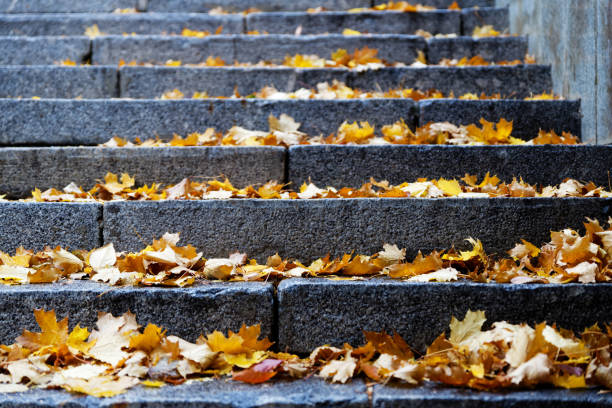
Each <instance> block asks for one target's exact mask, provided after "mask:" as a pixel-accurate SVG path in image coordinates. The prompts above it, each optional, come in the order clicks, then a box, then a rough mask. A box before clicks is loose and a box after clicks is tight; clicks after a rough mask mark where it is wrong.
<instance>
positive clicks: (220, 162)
mask: <svg viewBox="0 0 612 408" xmlns="http://www.w3.org/2000/svg"><path fill="white" fill-rule="evenodd" d="M109 171H110V172H113V173H115V174H121V173H128V174H129V175H130V176H132V177H135V178H136V182H137V183H138V185H144V184H148V185H151V184H152V183H162V184H175V183H178V182H179V181H181V180H182V179H183V178H185V177H192V178H194V179H196V180H201V179H202V178H215V177H219V176H221V175H224V176H226V177H228V178H229V179H230V180H231V181H232V183H234V185H236V186H246V185H248V184H263V183H265V182H267V181H269V180H279V181H282V180H284V178H285V149H284V148H281V147H255V148H251V147H236V148H233V147H229V148H227V147H203V148H201V147H195V148H182V147H177V148H155V147H154V148H78V147H77V148H70V147H62V148H31V149H28V148H18V149H0V172H1V174H2V179H1V181H0V192H2V193H7V197H13V198H23V197H29V196H30V195H31V191H32V190H33V189H34V188H35V187H37V188H39V189H40V190H41V191H42V190H46V189H48V188H52V187H54V188H62V187H64V186H66V185H68V184H69V183H71V182H74V183H76V184H77V185H80V186H83V187H84V188H86V189H90V188H92V187H93V186H94V185H95V184H96V182H97V181H98V180H100V179H102V178H103V177H104V175H105V174H106V173H107V172H109Z"/></svg>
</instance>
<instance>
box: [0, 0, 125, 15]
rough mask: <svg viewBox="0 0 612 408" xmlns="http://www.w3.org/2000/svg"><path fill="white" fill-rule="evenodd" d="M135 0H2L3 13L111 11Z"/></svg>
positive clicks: (0, 7)
mask: <svg viewBox="0 0 612 408" xmlns="http://www.w3.org/2000/svg"><path fill="white" fill-rule="evenodd" d="M134 5H135V0H88V1H86V0H80V1H74V0H0V12H1V13H109V12H111V11H113V10H115V9H118V8H130V7H134Z"/></svg>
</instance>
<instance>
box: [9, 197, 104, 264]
mask: <svg viewBox="0 0 612 408" xmlns="http://www.w3.org/2000/svg"><path fill="white" fill-rule="evenodd" d="M101 225H102V206H101V205H100V204H96V203H87V204H84V203H20V202H0V250H1V251H5V252H6V251H10V252H11V253H12V252H13V251H14V250H15V249H17V248H18V247H20V246H23V247H25V248H27V249H42V248H44V247H45V246H47V245H49V246H52V247H55V246H57V245H62V246H64V247H70V248H72V249H91V248H97V247H98V246H99V245H100V244H101V242H100V239H101V234H100V226H101Z"/></svg>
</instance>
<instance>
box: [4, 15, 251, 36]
mask: <svg viewBox="0 0 612 408" xmlns="http://www.w3.org/2000/svg"><path fill="white" fill-rule="evenodd" d="M243 20H244V19H243V17H242V16H240V15H219V16H211V15H208V14H157V13H152V14H76V13H69V14H42V15H40V14H39V15H31V14H22V15H10V14H9V15H3V16H0V35H19V36H23V35H27V36H45V35H76V36H82V35H84V33H85V30H86V29H87V28H89V27H92V26H93V25H94V24H95V25H97V26H98V29H99V30H100V31H101V32H103V33H106V34H116V35H122V34H123V33H127V34H132V33H136V34H180V33H181V31H182V30H183V29H184V28H189V29H193V30H198V31H209V32H211V33H214V32H215V30H217V28H218V27H219V26H223V33H224V34H242V32H243V28H244V23H243Z"/></svg>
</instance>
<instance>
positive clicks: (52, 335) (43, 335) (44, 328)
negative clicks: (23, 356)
mask: <svg viewBox="0 0 612 408" xmlns="http://www.w3.org/2000/svg"><path fill="white" fill-rule="evenodd" d="M34 317H35V318H36V323H38V326H39V327H40V329H41V332H40V333H32V332H31V331H28V330H24V331H23V334H22V335H21V336H19V337H18V338H17V340H16V342H17V344H20V345H22V346H23V347H26V348H29V349H30V350H33V351H37V350H40V349H47V348H48V347H52V348H53V347H59V346H61V345H64V344H66V342H67V340H68V317H65V318H64V319H62V320H61V321H59V322H58V321H57V318H56V316H55V310H49V311H45V310H43V309H36V310H35V311H34Z"/></svg>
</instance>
